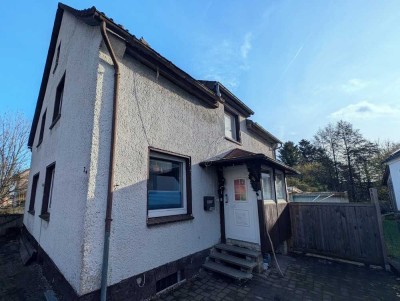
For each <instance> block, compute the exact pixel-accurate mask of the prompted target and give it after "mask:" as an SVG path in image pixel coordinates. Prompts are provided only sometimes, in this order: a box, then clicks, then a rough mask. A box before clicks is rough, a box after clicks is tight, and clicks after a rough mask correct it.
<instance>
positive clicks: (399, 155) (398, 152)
mask: <svg viewBox="0 0 400 301" xmlns="http://www.w3.org/2000/svg"><path fill="white" fill-rule="evenodd" d="M397 158H400V149H398V150H396V151H394V152H393V153H391V154H390V155H389V156H388V157H387V158H386V159H385V160H383V161H382V163H387V162H389V161H392V160H394V159H397Z"/></svg>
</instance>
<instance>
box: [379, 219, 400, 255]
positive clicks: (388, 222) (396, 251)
mask: <svg viewBox="0 0 400 301" xmlns="http://www.w3.org/2000/svg"><path fill="white" fill-rule="evenodd" d="M382 222H383V235H384V237H385V242H386V246H387V251H388V256H389V257H391V258H393V259H396V260H398V261H400V214H395V213H392V214H388V215H385V216H384V217H383V221H382Z"/></svg>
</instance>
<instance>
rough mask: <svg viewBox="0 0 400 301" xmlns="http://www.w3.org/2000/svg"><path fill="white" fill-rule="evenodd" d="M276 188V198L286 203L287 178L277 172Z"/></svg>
mask: <svg viewBox="0 0 400 301" xmlns="http://www.w3.org/2000/svg"><path fill="white" fill-rule="evenodd" d="M275 187H276V198H277V200H278V201H286V184H285V177H284V175H283V173H282V172H280V171H277V172H276V173H275Z"/></svg>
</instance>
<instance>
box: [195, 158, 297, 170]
mask: <svg viewBox="0 0 400 301" xmlns="http://www.w3.org/2000/svg"><path fill="white" fill-rule="evenodd" d="M254 161H259V162H261V163H264V164H267V165H273V166H275V167H277V168H279V169H282V170H284V171H285V173H286V174H288V175H300V172H298V171H297V170H295V169H294V168H291V167H289V166H286V165H284V164H283V163H280V162H278V161H276V160H273V159H271V158H268V157H267V156H265V155H264V154H254V155H251V156H247V157H237V158H229V159H219V160H214V161H203V162H200V166H201V167H210V166H229V165H241V164H246V163H250V162H254Z"/></svg>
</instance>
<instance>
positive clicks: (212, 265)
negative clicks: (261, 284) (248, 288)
mask: <svg viewBox="0 0 400 301" xmlns="http://www.w3.org/2000/svg"><path fill="white" fill-rule="evenodd" d="M203 268H205V269H207V270H210V271H212V272H215V273H219V274H223V275H225V276H228V277H231V278H233V279H236V280H249V279H251V278H252V277H253V275H252V274H251V273H246V272H242V271H240V270H237V269H234V268H231V267H228V266H226V265H223V264H221V263H217V262H213V261H208V262H206V263H205V264H203Z"/></svg>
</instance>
